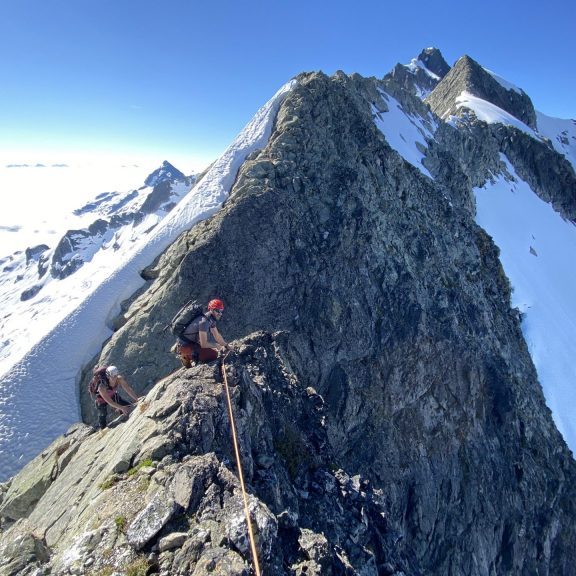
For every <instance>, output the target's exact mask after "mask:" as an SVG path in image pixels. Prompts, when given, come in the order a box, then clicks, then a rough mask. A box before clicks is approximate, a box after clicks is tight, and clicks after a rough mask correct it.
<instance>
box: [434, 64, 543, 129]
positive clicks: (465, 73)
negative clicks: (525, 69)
mask: <svg viewBox="0 0 576 576" xmlns="http://www.w3.org/2000/svg"><path fill="white" fill-rule="evenodd" d="M462 92H468V93H470V94H472V95H473V96H477V97H478V98H481V99H483V100H486V101H487V102H490V103H492V104H494V105H495V106H498V107H499V108H501V109H502V110H505V111H506V112H509V113H510V114H512V116H514V117H515V118H518V120H521V121H522V122H524V124H526V125H527V126H530V128H536V112H535V111H534V106H533V105H532V101H531V100H530V98H529V96H528V95H527V94H526V93H525V92H523V91H516V90H514V89H507V88H505V87H504V86H502V85H501V84H500V83H499V82H498V81H497V80H495V79H494V78H493V77H492V76H491V75H490V74H489V73H488V72H487V71H486V70H484V68H482V66H480V64H478V63H477V62H476V61H474V60H473V59H472V58H470V57H469V56H463V57H462V58H460V59H459V60H458V61H457V62H456V64H454V66H453V67H452V69H451V70H450V72H449V73H448V74H446V76H445V77H444V78H443V79H442V81H441V82H439V83H438V85H437V86H436V87H435V88H434V90H433V91H432V93H431V94H430V95H429V96H427V98H426V102H427V103H428V104H429V105H430V108H432V110H433V112H434V113H435V114H437V115H438V116H440V117H441V118H446V117H447V116H449V115H457V114H458V110H459V108H458V106H457V103H456V99H457V98H458V97H459V96H460V95H461V94H462Z"/></svg>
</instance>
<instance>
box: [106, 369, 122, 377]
mask: <svg viewBox="0 0 576 576" xmlns="http://www.w3.org/2000/svg"><path fill="white" fill-rule="evenodd" d="M106 376H108V378H116V376H120V370H118V368H116V366H108V368H106Z"/></svg>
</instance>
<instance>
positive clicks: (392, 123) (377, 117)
mask: <svg viewBox="0 0 576 576" xmlns="http://www.w3.org/2000/svg"><path fill="white" fill-rule="evenodd" d="M380 93H381V95H382V97H383V98H384V99H385V100H386V102H387V103H388V111H387V112H381V111H379V110H378V109H377V108H376V107H375V106H374V105H372V117H373V118H374V122H375V123H376V126H377V128H378V129H379V130H380V131H381V132H382V134H384V136H385V137H386V141H387V142H388V144H390V146H391V147H392V148H394V150H396V152H398V153H399V154H400V156H402V158H404V160H406V161H407V162H409V163H410V164H412V166H415V167H416V168H418V170H420V172H422V174H424V175H426V176H428V178H432V175H431V174H430V172H428V170H427V169H426V168H425V167H424V165H423V164H422V159H423V158H424V156H425V153H424V151H425V150H426V149H427V148H428V144H427V143H426V138H433V131H434V129H435V122H434V120H433V119H432V115H430V117H429V125H428V126H426V124H425V123H424V121H423V120H422V118H421V117H420V116H412V115H410V114H408V113H407V112H405V111H404V109H403V108H402V106H401V104H400V103H399V102H398V100H396V99H395V98H393V97H392V96H390V95H389V94H386V92H383V91H381V92H380Z"/></svg>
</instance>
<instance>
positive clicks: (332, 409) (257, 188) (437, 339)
mask: <svg viewBox="0 0 576 576" xmlns="http://www.w3.org/2000/svg"><path fill="white" fill-rule="evenodd" d="M455 68H456V66H455ZM450 74H451V73H449V74H448V75H447V76H446V78H448V76H449V75H450ZM446 78H445V79H446ZM298 80H299V84H298V86H297V87H296V88H295V89H293V90H292V92H291V93H290V94H289V95H288V96H287V98H286V100H285V101H284V103H283V105H282V106H281V108H280V110H279V112H278V115H277V118H276V124H275V129H274V132H273V134H272V137H271V138H270V141H269V143H268V145H267V146H266V147H265V148H264V149H263V150H261V151H259V152H257V153H254V154H253V155H252V156H250V157H249V158H248V160H247V161H246V162H245V163H244V165H243V166H242V168H241V170H240V172H239V174H238V176H237V178H236V182H235V184H234V186H233V188H232V191H231V194H230V197H229V199H228V201H227V202H226V204H225V206H224V207H223V209H222V210H221V211H220V212H218V213H217V214H216V215H215V216H214V217H213V218H211V219H210V220H209V221H206V222H204V223H202V224H200V225H198V226H196V227H194V228H193V229H192V230H191V231H190V232H188V233H186V234H184V235H182V236H181V237H180V239H179V240H178V241H177V242H176V243H175V244H173V245H172V247H171V248H170V249H168V250H167V251H166V252H165V253H164V254H163V255H162V256H161V257H160V258H159V259H158V260H157V261H156V262H154V263H152V264H151V265H150V267H149V268H148V269H147V270H146V271H144V272H143V274H144V275H145V277H146V278H148V279H149V287H148V289H147V290H146V291H143V293H142V294H140V295H139V296H138V297H137V298H136V299H135V300H134V302H133V303H132V305H131V306H130V308H129V309H128V310H127V311H126V313H125V316H124V318H123V320H122V322H120V323H119V324H123V326H122V327H121V328H120V329H119V330H118V331H117V332H116V333H115V335H114V336H113V338H112V339H111V340H110V342H108V343H107V344H106V346H105V347H104V349H103V352H102V355H101V356H100V358H99V359H98V361H99V362H100V363H115V364H118V365H120V366H122V367H123V371H124V373H125V375H126V376H127V378H128V380H129V381H130V382H131V383H132V384H133V385H134V386H136V387H137V388H138V389H140V390H150V392H149V393H148V397H147V402H148V403H149V405H148V407H146V409H145V410H144V411H143V412H141V413H136V414H134V415H133V416H132V417H131V418H130V420H129V422H128V423H127V424H122V425H121V426H119V427H117V428H114V429H112V430H110V431H108V432H107V433H106V434H109V435H111V436H110V440H111V441H110V442H108V441H107V440H106V434H105V435H104V438H99V437H98V435H97V434H90V435H88V436H86V437H85V438H83V439H82V440H79V441H78V442H77V443H76V444H78V446H79V447H78V448H76V450H77V452H78V454H80V453H81V452H82V453H84V452H88V453H93V452H94V450H99V452H100V453H103V454H107V452H108V450H106V449H107V447H108V446H119V451H120V452H121V453H122V455H121V458H120V457H119V456H118V453H117V455H116V456H114V457H111V458H110V459H107V458H106V459H103V460H102V463H103V466H102V467H100V466H98V467H97V470H96V469H95V467H94V465H92V466H90V465H89V464H88V463H87V461H82V460H80V459H79V456H74V457H70V459H68V457H65V456H63V454H64V453H65V452H60V456H62V460H65V461H66V462H72V464H70V463H68V464H67V466H66V468H64V470H63V471H62V472H58V468H57V467H56V472H54V470H55V464H54V461H55V460H56V459H57V456H55V454H58V452H59V450H63V449H62V448H58V445H56V446H54V447H53V448H51V449H50V450H49V451H47V454H46V455H44V456H43V457H42V458H38V459H36V461H34V462H35V463H36V464H35V465H36V466H38V464H39V463H40V462H42V460H46V461H48V462H50V458H52V465H50V466H49V467H50V474H49V476H50V477H51V478H52V476H56V478H55V480H53V482H52V484H50V482H49V481H48V480H46V481H45V482H44V484H42V482H41V481H40V480H38V479H41V478H45V477H46V475H42V474H40V473H37V472H34V473H33V474H31V476H32V477H33V478H35V479H37V481H36V482H35V484H40V485H41V488H40V489H39V492H40V496H38V498H39V500H38V502H39V503H38V504H35V503H34V502H35V500H36V499H37V497H36V496H37V495H34V496H28V497H27V498H23V497H22V496H19V495H21V494H22V493H23V492H24V491H23V490H22V489H21V488H20V486H22V485H26V484H27V482H26V474H25V471H23V472H22V473H21V474H20V475H18V476H17V477H16V478H15V479H13V480H12V482H11V484H10V485H9V486H5V487H4V492H5V495H4V497H3V503H2V504H1V508H0V515H2V516H4V517H5V518H7V519H8V520H7V522H6V523H5V525H4V530H5V531H4V533H3V535H2V539H1V542H2V544H1V545H2V546H3V547H4V548H3V550H5V551H6V550H7V549H9V548H10V546H12V547H14V546H16V544H15V543H16V542H20V540H18V538H23V540H21V541H22V542H26V543H27V544H26V546H27V548H26V549H27V550H28V551H29V552H28V558H34V560H28V561H27V562H26V563H25V564H23V565H22V566H24V567H22V566H21V570H29V571H30V573H32V571H33V570H44V569H45V568H43V567H50V569H51V570H53V572H52V573H66V570H68V571H70V570H74V571H75V572H74V573H79V574H81V573H90V571H91V570H93V568H92V567H94V572H95V573H98V572H97V570H96V568H97V569H100V570H101V569H103V568H104V567H105V566H106V558H105V557H104V555H103V554H101V553H100V552H99V551H96V552H95V551H94V546H91V545H90V544H89V542H92V541H97V542H103V544H102V546H101V547H102V548H103V549H104V550H111V551H112V552H108V555H109V558H110V557H112V556H114V559H115V569H118V570H124V571H125V570H126V567H127V566H128V565H133V563H135V562H138V561H142V562H144V563H145V565H146V570H149V571H153V572H154V571H155V572H160V573H165V574H170V573H173V574H180V573H193V574H204V573H208V572H209V571H210V570H212V573H222V574H236V573H238V574H242V573H247V571H248V564H249V561H250V556H249V550H248V548H247V546H246V531H245V529H243V530H237V527H238V526H239V525H240V524H241V523H242V520H241V516H240V515H239V509H240V508H239V505H238V482H237V479H236V474H235V471H234V467H233V465H230V462H231V461H233V459H232V458H231V457H230V456H231V452H230V442H229V429H228V427H227V424H226V422H227V420H226V417H225V407H224V405H223V397H222V389H221V384H220V383H218V382H217V378H218V376H217V374H215V373H214V368H213V367H209V366H207V367H196V368H193V369H191V370H189V371H178V372H176V373H174V374H172V375H171V376H168V377H167V378H165V379H163V380H161V381H160V382H159V383H157V382H158V381H159V380H160V379H162V378H164V376H165V374H168V373H170V372H171V371H172V370H173V369H174V368H175V366H176V364H175V360H174V358H173V357H171V355H170V354H169V353H168V350H169V348H170V345H171V343H172V342H171V338H170V336H169V335H168V333H167V332H166V331H165V330H164V327H165V325H166V323H167V322H168V321H169V319H170V318H171V317H172V316H173V314H174V312H175V311H176V310H177V309H178V308H179V307H180V305H181V303H182V302H184V301H187V300H189V298H190V296H191V295H193V296H195V297H196V298H198V299H200V300H202V301H206V300H208V299H209V298H210V297H212V296H213V295H219V296H222V297H224V299H225V301H226V305H227V310H226V314H225V318H224V320H223V323H222V328H221V330H222V332H223V333H224V334H225V335H226V337H227V338H228V339H229V340H235V341H236V345H237V353H236V354H235V355H234V356H233V357H231V358H230V364H229V370H230V379H231V381H232V383H233V384H236V387H235V388H234V406H235V410H236V411H237V412H238V413H239V414H240V417H239V429H240V434H239V436H240V438H241V445H242V457H243V460H244V462H245V466H246V470H247V477H248V484H249V491H250V494H251V502H252V503H253V504H251V509H252V511H253V517H254V521H255V523H256V524H257V527H258V528H257V532H258V534H259V539H260V541H259V549H260V550H261V551H262V561H263V565H264V570H265V573H270V574H363V575H364V574H374V575H376V574H395V573H397V574H400V573H404V574H425V573H432V574H439V573H442V574H453V575H457V574H458V575H460V574H470V575H480V574H504V573H514V574H534V573H538V574H550V575H552V574H570V573H571V570H572V569H573V568H572V567H573V566H574V562H575V560H576V558H575V556H574V550H575V549H576V546H575V544H576V533H575V530H574V524H575V523H574V519H575V518H576V510H575V505H574V503H575V501H576V499H575V496H576V494H575V488H574V486H576V483H575V482H574V480H575V479H576V467H575V463H574V460H573V458H572V456H571V453H570V451H569V450H568V449H567V447H566V445H565V444H564V442H563V440H562V438H561V437H560V435H559V433H558V431H557V430H556V429H555V427H554V425H553V422H552V419H551V416H550V413H549V410H548V409H547V408H546V405H545V402H544V398H543V395H542V391H541V388H540V386H539V384H538V381H537V376H536V372H535V369H534V366H533V365H532V362H531V359H530V356H529V354H528V350H527V348H526V344H525V342H524V339H523V337H522V333H521V329H520V317H519V314H518V313H517V311H515V310H513V309H511V306H510V286H509V283H508V280H507V278H506V277H505V275H504V273H503V271H502V268H501V266H500V263H499V260H498V249H497V248H496V246H495V245H494V243H493V242H492V240H491V238H490V237H489V236H488V235H487V234H486V233H485V232H484V231H483V230H482V229H481V228H480V227H478V226H477V225H476V224H475V222H474V210H475V208H474V198H473V195H472V188H473V187H474V186H479V185H482V183H483V182H485V181H486V180H487V179H489V178H491V177H493V175H495V174H500V173H502V172H503V171H504V170H505V168H504V164H503V162H502V160H501V156H500V155H501V154H503V153H506V147H510V149H511V148H513V147H514V146H515V145H516V142H517V139H516V133H515V131H507V130H501V131H500V133H499V132H498V130H500V128H495V129H493V128H491V127H488V126H486V125H485V124H484V123H480V122H470V123H469V124H466V125H465V129H462V130H458V129H456V128H455V127H453V126H449V125H446V124H443V123H439V128H438V129H437V131H436V133H435V136H434V140H430V141H428V142H427V145H428V147H427V149H426V158H425V160H424V163H425V165H426V167H427V168H428V170H429V171H430V173H431V174H432V175H433V177H434V180H432V179H430V178H428V177H426V176H424V175H423V174H422V173H421V172H420V171H419V170H418V169H417V168H415V167H413V166H412V165H410V164H409V163H407V162H406V161H405V160H404V159H403V158H402V157H401V156H400V155H399V154H398V153H397V152H395V151H394V150H392V149H391V148H390V146H389V145H388V144H387V142H386V140H385V138H384V137H383V134H382V133H381V132H380V131H379V130H378V129H377V128H376V126H375V123H374V121H373V117H372V114H373V110H374V109H376V110H386V109H387V106H388V101H387V96H386V90H390V87H391V86H392V84H393V83H394V81H393V79H391V78H388V79H386V80H385V81H383V82H380V81H377V80H375V79H364V78H361V77H359V76H357V75H354V76H351V77H349V76H346V75H345V74H343V73H338V74H336V75H335V76H334V77H332V78H328V77H326V76H325V75H323V74H304V75H301V76H299V78H298ZM440 84H441V83H440ZM440 84H439V85H438V87H440ZM394 90H395V91H396V93H397V94H401V95H402V96H401V98H402V104H403V105H405V106H406V108H410V110H412V111H417V110H419V109H420V108H421V107H422V106H423V105H422V103H421V102H420V101H419V99H418V98H416V96H415V95H414V94H413V93H411V92H407V91H403V90H402V87H401V86H399V85H396V86H395V87H394ZM390 91H391V90H390ZM437 96H438V94H436V97H437ZM446 98H449V96H446ZM543 146H545V145H543ZM538 150H541V149H540V148H539V149H538ZM510 156H513V154H510ZM517 156H518V158H517V159H516V160H513V159H512V158H510V160H511V162H513V163H515V162H517V163H518V164H520V163H523V166H524V170H525V172H526V174H530V175H531V176H530V177H532V178H534V179H538V181H539V182H540V186H541V188H542V190H543V191H544V192H546V193H550V194H551V190H552V188H551V185H550V184H549V180H550V181H551V180H553V177H552V175H550V177H549V180H548V178H542V177H541V174H542V171H541V169H540V168H539V167H537V166H534V165H533V164H532V162H531V161H530V156H529V155H528V154H521V153H520V152H519V153H518V155H517ZM565 174H566V176H565V178H566V180H565V184H566V185H567V187H566V186H562V185H558V186H557V188H556V193H557V196H558V198H559V201H561V202H566V203H567V205H568V206H569V205H570V198H571V191H572V190H573V188H572V187H571V184H572V182H573V178H574V176H573V172H572V173H570V172H569V171H568V170H567V171H566V173H565ZM571 178H572V179H571ZM83 389H84V386H83V387H82V390H83ZM83 411H84V418H85V420H86V421H87V422H92V421H93V419H94V414H93V413H92V407H91V405H90V402H89V401H88V400H87V399H86V398H84V401H83ZM87 430H90V429H87V428H83V427H81V428H80V429H79V430H78V431H74V432H73V433H72V435H74V434H79V435H85V434H87V432H86V431H87ZM112 435H114V436H112ZM121 438H123V439H124V440H125V441H122V442H120V441H119V440H120V439H121ZM62 442H65V440H62ZM91 443H92V444H91ZM76 444H74V445H76ZM89 445H91V446H92V449H91V450H87V449H84V447H85V446H89ZM127 447H129V448H127ZM66 450H69V448H66ZM92 457H93V454H92ZM119 460H121V462H122V463H121V464H119V463H118V462H119ZM58 461H60V460H58ZM91 462H94V460H92V461H91ZM104 463H105V464H104ZM149 464H150V465H149ZM140 465H142V467H140V468H139V466H140ZM87 469H88V470H94V473H95V474H99V475H100V476H98V482H100V481H101V480H102V482H104V481H105V479H106V478H108V477H109V476H110V475H111V474H118V475H119V477H118V484H117V486H118V488H117V489H116V488H113V489H114V490H116V491H115V492H114V493H113V494H114V497H113V498H107V497H106V495H104V496H98V494H101V493H100V492H99V493H97V492H96V488H95V487H94V484H95V483H96V480H95V479H94V478H93V477H92V476H90V477H89V478H86V479H82V480H80V479H79V478H80V476H81V475H82V474H85V472H86V470H87ZM135 469H136V472H132V474H131V475H130V476H128V472H131V471H132V470H135ZM139 475H144V476H145V479H144V484H145V486H144V487H143V488H142V491H143V493H144V494H145V497H144V498H142V499H138V498H136V497H134V494H135V493H134V491H135V490H137V488H136V478H134V477H133V476H136V477H138V476H139ZM74 478H76V480H74ZM146 478H148V479H149V483H148V484H147V481H146ZM176 478H178V479H179V480H177V479H176ZM182 479H184V480H182ZM181 480H182V481H181ZM138 482H139V480H138ZM146 484H147V485H146ZM46 485H48V487H46ZM158 485H161V486H162V487H163V488H159V487H158ZM71 486H75V487H77V490H78V491H79V492H78V496H77V497H76V498H77V502H79V504H78V508H77V509H74V511H73V512H72V511H68V510H65V509H63V508H62V498H61V496H60V497H58V495H61V494H63V493H64V492H65V491H66V490H69V489H70V487H71ZM101 489H102V487H101ZM102 493H103V492H102ZM124 493H125V494H126V496H123V494H124ZM157 494H161V496H157ZM93 498H96V500H94V502H95V505H96V503H98V502H103V501H106V502H112V505H113V508H111V509H110V510H109V511H107V512H106V514H103V515H101V516H98V515H97V513H96V509H95V508H90V507H89V504H88V503H89V502H91V501H92V499H93ZM252 498H254V500H252ZM15 501H16V502H19V504H18V506H16V504H14V502H15ZM112 505H111V506H112ZM48 509H50V510H51V512H50V519H48V513H47V512H46V510H48ZM13 510H15V511H13ZM54 510H58V512H57V513H56V516H59V515H61V518H62V519H63V520H62V522H61V523H60V522H59V521H57V522H56V523H55V524H54V525H55V526H57V529H56V530H53V529H52V528H51V527H50V528H48V527H47V526H48V524H50V525H51V524H52V523H53V519H54ZM118 510H120V512H118ZM79 512H80V513H79ZM95 518H96V520H95ZM113 518H114V525H113V523H112V519H113ZM116 518H124V520H123V521H122V520H119V521H118V523H119V524H122V526H123V527H124V528H125V529H126V530H125V532H124V531H123V530H122V529H121V530H118V523H116V520H115V519H116ZM90 522H94V523H95V524H98V526H94V527H92V528H90V529H91V530H96V535H92V534H91V533H90V529H88V526H89V525H90ZM231 526H235V527H236V528H231ZM60 527H63V528H60ZM26 534H27V535H28V536H26ZM87 534H88V536H86V535H87ZM74 538H77V539H78V542H83V543H87V544H86V545H85V547H84V548H85V551H83V552H79V553H78V555H77V556H76V560H77V561H78V562H77V564H75V565H74V566H72V564H71V563H70V562H68V563H66V562H64V561H63V560H61V556H62V555H63V554H64V552H63V551H64V550H67V549H68V548H70V545H71V544H70V543H71V542H72V541H75V540H74ZM91 539H93V540H91ZM82 546H84V544H82ZM82 546H80V548H81V547H82ZM73 549H74V550H78V549H79V548H78V547H74V548H73ZM34 555H35V556H34ZM109 558H108V559H109ZM58 570H60V571H61V572H58ZM243 571H244V572H243ZM0 573H1V572H0ZM6 573H7V574H8V573H10V574H12V573H13V574H19V573H22V574H25V573H26V572H18V571H14V572H8V571H7V572H6ZM40 573H41V572H40Z"/></svg>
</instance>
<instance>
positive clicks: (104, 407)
mask: <svg viewBox="0 0 576 576" xmlns="http://www.w3.org/2000/svg"><path fill="white" fill-rule="evenodd" d="M112 400H114V402H116V404H120V406H130V402H126V400H124V398H121V397H120V396H119V395H118V394H114V395H113V396H112ZM96 407H97V408H98V425H99V426H100V430H104V428H106V420H107V419H108V404H107V403H106V402H104V404H97V405H96Z"/></svg>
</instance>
